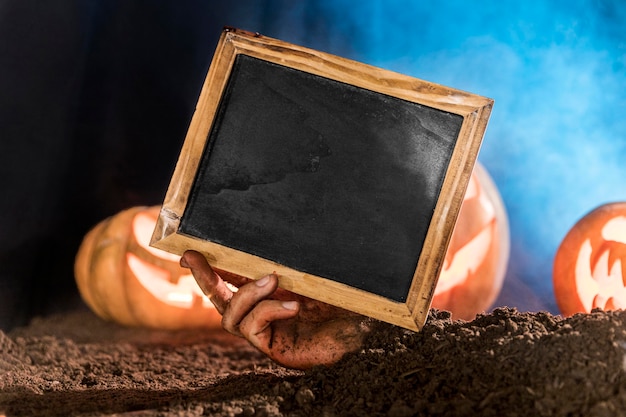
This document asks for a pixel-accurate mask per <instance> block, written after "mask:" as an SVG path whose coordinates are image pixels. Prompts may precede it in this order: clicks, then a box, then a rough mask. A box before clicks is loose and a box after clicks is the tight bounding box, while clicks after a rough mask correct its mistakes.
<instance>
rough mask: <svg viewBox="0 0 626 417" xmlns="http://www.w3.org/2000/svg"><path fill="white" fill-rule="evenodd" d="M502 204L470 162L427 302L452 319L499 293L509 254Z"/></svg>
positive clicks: (470, 313)
mask: <svg viewBox="0 0 626 417" xmlns="http://www.w3.org/2000/svg"><path fill="white" fill-rule="evenodd" d="M509 247H510V237H509V225H508V218H507V215H506V210H505V208H504V204H503V202H502V199H501V197H500V194H499V193H498V190H497V188H496V186H495V184H494V183H493V180H492V179H491V177H490V176H489V174H488V173H487V170H486V169H485V168H484V167H483V166H482V165H480V164H476V166H475V168H474V171H473V173H472V176H471V178H470V182H469V184H468V188H467V191H466V193H465V197H464V199H463V203H462V205H461V210H460V212H459V216H458V220H457V223H456V225H455V227H454V231H453V233H452V237H451V240H450V244H449V246H448V251H447V252H446V258H445V262H444V266H443V268H442V271H441V274H440V275H439V280H438V281H437V286H436V288H435V294H434V297H433V302H432V306H433V307H435V308H438V309H440V310H448V311H450V312H451V313H452V317H453V318H455V319H462V320H472V319H474V318H475V316H476V314H478V313H482V312H485V311H486V310H487V309H488V308H489V307H491V305H492V304H493V302H494V301H495V299H496V297H497V296H498V294H499V293H500V290H501V288H502V282H503V280H504V275H505V273H506V267H507V264H508V259H509Z"/></svg>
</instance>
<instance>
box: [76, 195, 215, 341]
mask: <svg viewBox="0 0 626 417" xmlns="http://www.w3.org/2000/svg"><path fill="white" fill-rule="evenodd" d="M158 213H159V207H133V208H131V209H128V210H125V211H122V212H120V213H118V214H117V215H115V216H112V217H110V218H108V219H106V220H104V221H102V222H100V223H99V224H97V225H96V226H95V227H94V228H93V229H92V230H91V231H89V233H87V235H86V236H85V238H84V239H83V242H82V244H81V246H80V248H79V250H78V253H77V255H76V259H75V265H74V272H75V278H76V283H77V286H78V289H79V292H80V294H81V296H82V298H83V300H84V301H85V303H86V304H87V305H88V306H89V307H90V308H91V309H92V310H93V311H94V312H95V313H96V314H97V315H99V316H100V317H102V318H104V319H106V320H112V321H115V322H118V323H120V324H124V325H129V326H144V327H151V328H160V329H180V328H194V327H219V326H220V322H221V316H220V315H219V313H218V312H217V311H216V309H215V307H214V306H213V304H212V303H211V301H209V299H208V298H206V297H205V296H204V295H203V294H202V291H201V290H200V288H199V287H198V285H197V283H196V281H195V280H194V278H193V276H192V275H191V273H190V271H189V270H188V269H185V268H182V267H181V266H180V265H179V260H180V257H179V256H176V255H172V254H170V253H167V252H165V251H162V250H159V249H155V248H152V247H150V246H149V245H148V242H149V241H150V237H151V235H152V231H153V230H154V226H155V224H156V219H157V216H158Z"/></svg>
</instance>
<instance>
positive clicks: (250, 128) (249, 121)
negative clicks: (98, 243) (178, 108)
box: [151, 29, 493, 330]
mask: <svg viewBox="0 0 626 417" xmlns="http://www.w3.org/2000/svg"><path fill="white" fill-rule="evenodd" d="M233 68H235V69H233ZM259 74H260V75H259ZM263 74H265V75H263ZM259 80H261V81H259ZM256 89H259V91H257V92H254V91H252V90H256ZM278 90H280V91H278ZM276 91H278V93H276V94H275V92H276ZM259 98H260V99H259ZM344 100H347V101H345V102H344ZM257 103H258V104H257ZM492 105H493V100H491V99H488V98H485V97H482V96H478V95H474V94H470V93H467V92H463V91H459V90H455V89H452V88H448V87H444V86H441V85H437V84H433V83H429V82H426V81H422V80H419V79H416V78H413V77H409V76H405V75H401V74H397V73H394V72H391V71H387V70H384V69H380V68H376V67H372V66H369V65H365V64H362V63H358V62H354V61H350V60H347V59H343V58H340V57H337V56H334V55H330V54H327V53H323V52H319V51H315V50H311V49H308V48H304V47H300V46H296V45H292V44H289V43H286V42H282V41H279V40H276V39H271V38H268V37H264V36H260V35H258V34H252V33H249V32H244V31H240V30H236V29H225V30H224V32H223V33H222V36H221V38H220V41H219V44H218V46H217V50H216V52H215V55H214V58H213V61H212V63H211V66H210V69H209V71H208V75H207V77H206V81H205V83H204V86H203V89H202V92H201V94H200V97H199V100H198V103H197V106H196V111H195V113H194V116H193V118H192V121H191V124H190V127H189V130H188V132H187V136H186V139H185V142H184V145H183V147H182V150H181V153H180V157H179V160H178V163H177V165H176V168H175V171H174V174H173V176H172V179H171V183H170V186H169V188H168V191H167V194H166V196H165V199H164V201H163V205H162V209H161V212H160V216H159V219H158V222H157V225H156V228H155V231H154V234H153V237H152V241H151V245H152V246H154V247H157V248H160V249H164V250H167V251H169V252H172V253H176V254H182V253H183V252H184V251H185V250H187V249H195V250H198V251H200V252H202V253H204V254H205V255H206V257H207V259H208V260H209V262H210V263H211V265H212V266H214V267H216V268H218V269H222V270H227V271H230V272H232V273H235V274H239V275H243V276H247V277H250V278H253V279H257V278H260V277H261V276H263V275H265V274H267V273H269V272H272V271H275V272H276V273H277V274H278V276H279V285H280V286H281V287H282V288H284V289H287V290H289V291H293V292H295V293H298V294H301V295H304V296H308V297H311V298H314V299H317V300H320V301H323V302H326V303H329V304H332V305H335V306H338V307H341V308H345V309H347V310H351V311H354V312H357V313H360V314H364V315H367V316H370V317H374V318H376V319H379V320H382V321H386V322H389V323H392V324H396V325H399V326H403V327H405V328H408V329H413V330H419V329H420V328H421V327H422V326H423V324H424V322H425V320H426V317H427V314H428V309H429V308H430V303H431V301H432V297H433V292H434V289H435V286H436V283H437V278H438V276H439V273H440V271H441V267H442V263H443V261H444V257H445V254H446V250H447V246H448V242H449V240H450V237H451V234H452V231H453V228H454V224H455V222H456V218H457V215H458V212H459V209H460V206H461V202H462V200H463V196H464V193H465V189H466V187H467V184H468V181H469V177H470V175H471V173H472V169H473V166H474V163H475V161H476V157H477V154H478V151H479V148H480V144H481V142H482V138H483V135H484V132H485V129H486V125H487V122H488V119H489V116H490V113H491V108H492ZM251 108H252V109H251ZM277 109H278V110H277ZM248 110H249V111H248ZM281 112H284V113H285V114H282V113H281ZM344 112H345V115H346V116H345V117H344ZM242 113H246V115H245V116H244V115H242ZM248 113H250V114H252V116H250V115H249V114H248ZM318 113H319V114H318ZM250 117H251V118H250ZM344 119H345V120H344ZM283 121H284V123H283ZM315 123H318V125H316V124H315ZM242 126H243V127H242ZM274 128H275V130H276V132H272V133H267V131H268V130H271V131H273V130H274ZM241 129H244V130H241ZM254 129H257V130H254ZM333 129H335V130H333ZM361 129H362V131H361ZM367 129H369V130H367ZM379 130H380V131H379ZM357 131H358V132H359V133H357ZM242 132H244V133H245V134H242ZM242 136H245V137H243V138H242ZM251 136H254V137H256V136H258V137H259V139H258V141H257V142H251V139H250V137H251ZM343 136H345V137H346V138H347V139H346V141H347V142H348V145H346V146H350V147H351V148H349V149H354V152H348V151H346V150H345V149H343V148H341V147H342V146H344V144H342V143H340V142H341V138H342V137H343ZM277 137H280V138H279V139H280V140H283V142H277V141H279V139H276V138H277ZM291 137H295V139H294V140H293V141H292V140H288V141H284V138H291ZM362 138H365V139H362ZM255 140H256V139H255ZM361 140H363V142H359V141H361ZM238 141H242V143H244V141H245V143H246V144H248V145H245V146H243V145H241V144H238ZM263 141H267V146H266V145H265V142H263ZM396 142H397V143H396ZM250 143H254V145H249V144H250ZM283 145H284V146H283ZM248 146H252V147H253V148H252V149H248ZM285 147H286V148H285ZM367 147H371V152H370V153H368V152H369V151H368V150H367V149H366V148H367ZM266 148H268V149H269V150H268V151H265V149H266ZM292 148H293V149H292ZM301 148H302V149H301ZM340 148H341V149H340ZM292 151H293V152H292ZM294 153H295V154H298V153H300V154H302V155H305V157H303V158H304V159H302V160H297V159H298V158H297V157H294V158H295V159H294V158H292V157H291V155H292V154H294ZM221 154H224V155H228V156H223V157H221V156H217V155H221ZM260 154H263V155H260ZM240 155H243V156H240ZM354 155H356V156H354ZM379 155H383V156H381V158H385V159H381V160H380V161H379V160H378V159H380V158H379ZM240 157H241V158H242V159H245V160H244V161H243V162H237V158H240ZM246 158H247V159H246ZM263 158H265V159H267V160H268V161H270V160H271V158H275V159H274V161H275V163H274V164H275V165H277V167H274V168H272V167H269V168H268V166H269V165H272V163H269V162H262V161H261V162H258V161H257V159H261V160H264V159H263ZM307 158H308V159H307ZM341 158H345V160H344V161H341V163H340V164H337V165H333V164H335V162H333V161H337V160H340V159H341ZM355 158H357V159H355ZM292 159H294V160H292ZM404 159H406V160H404ZM215 161H217V162H215ZM303 161H304V164H303ZM355 161H358V162H356V163H355ZM257 162H258V164H261V165H262V167H261V168H258V167H256V165H255V164H257ZM247 163H251V164H253V165H255V167H252V168H250V167H246V166H245V164H247ZM263 164H265V165H263ZM281 164H282V165H281ZM214 165H216V166H218V168H213V166H214ZM233 166H234V167H233ZM272 169H273V171H272ZM211 170H213V171H211ZM242 170H244V171H245V173H243V174H242V172H241V171H242ZM255 170H256V171H255ZM333 170H334V171H333ZM209 171H211V172H212V173H211V172H209ZM292 171H293V172H292ZM295 171H297V172H295ZM294 172H295V173H294ZM353 174H354V175H353ZM405 174H406V175H407V178H404V177H403V176H404V175H405ZM322 175H334V177H330V178H336V179H337V181H336V183H335V181H334V180H329V179H328V178H325V177H323V176H322ZM222 176H223V177H224V178H231V177H232V178H231V179H230V180H228V181H230V183H228V184H225V183H224V184H218V185H215V182H216V181H217V182H220V181H222ZM264 176H265V177H264ZM315 178H318V179H321V178H325V179H323V180H315V181H317V182H315V183H313V182H312V181H314V179H315ZM224 181H227V180H224ZM242 181H243V182H244V184H241V182H242ZM289 181H293V184H292V183H290V185H284V184H285V183H287V182H289ZM359 181H361V182H362V184H361V183H359ZM329 183H332V184H335V185H333V186H332V187H331V186H328V187H327V188H328V189H327V188H324V187H326V186H327V184H329ZM207 184H208V185H207ZM294 184H295V185H294ZM309 184H311V185H309ZM207 187H208V188H210V189H208V188H207ZM211 187H213V188H215V189H213V188H211ZM273 187H274V188H273ZM275 187H280V189H281V190H282V191H280V192H281V193H283V194H273V193H274V192H276V193H278V191H275V189H276V188H275ZM288 187H291V188H288ZM224 190H226V191H224ZM285 190H288V191H285ZM301 190H303V191H302V192H300V191H301ZM369 190H372V191H369ZM387 190H390V191H387ZM415 190H421V191H419V192H417V191H415ZM327 192H328V193H330V194H328V195H329V196H330V197H329V199H328V201H325V202H324V206H323V207H322V206H321V205H318V203H319V201H320V200H322V199H323V197H320V196H322V195H324V196H325V195H326V194H325V193H327ZM320 193H321V194H320ZM351 193H352V194H351ZM386 194H390V195H386ZM248 195H251V197H250V198H248V197H247V196H248ZM276 195H278V197H276ZM405 195H406V196H409V197H406V198H405ZM216 196H219V198H220V199H221V198H225V199H227V200H225V202H224V203H222V202H221V200H220V203H219V204H222V205H223V206H222V207H221V208H219V209H217V208H213V206H214V205H215V206H217V205H218V204H217V203H215V201H217V200H216V199H217V198H218V197H216ZM227 196H230V197H227ZM242 196H243V197H242ZM344 196H346V197H345V198H344ZM283 197H284V198H283ZM259 199H260V200H259ZM264 199H265V200H264ZM268 199H272V200H268ZM379 199H380V203H379V204H378V203H376V202H377V201H378V200H379ZM248 200H254V201H248ZM405 200H406V201H405ZM259 201H260V203H259ZM396 202H398V203H397V204H398V206H397V207H396ZM319 204H321V203H319ZM333 204H334V205H333ZM377 204H378V205H377ZM292 205H293V207H292ZM310 206H311V207H312V206H315V207H313V208H310V209H309V207H310ZM422 206H423V207H422ZM243 207H248V208H245V209H244V208H243ZM328 207H331V208H329V209H328V211H325V210H326V208H328ZM407 207H408V208H410V209H409V210H407V209H406V208H407ZM413 207H415V210H412V208H413ZM237 210H240V211H237ZM241 210H243V211H241ZM245 210H248V211H245ZM280 210H283V211H280ZM290 210H291V211H290ZM381 210H382V211H383V214H382V215H381V216H380V218H379V217H377V215H376V214H374V213H378V212H380V211H381ZM385 210H386V212H385ZM414 212H415V214H413V213H414ZM259 213H261V214H259ZM326 213H330V214H329V215H328V217H329V219H326V220H325V219H321V220H320V217H324V214H326ZM344 213H345V214H344ZM405 213H408V214H406V219H405ZM248 214H249V216H248ZM209 216H210V218H207V217H209ZM264 216H265V217H264ZM331 216H334V217H339V218H338V219H334V218H333V219H330V217H331ZM248 217H250V218H251V219H252V218H254V219H256V220H249V221H250V222H252V221H254V222H256V223H251V224H248V223H246V222H247V221H248ZM266 217H267V218H269V220H268V223H267V226H266V225H265V223H264V221H265V220H264V219H265V218H266ZM341 217H343V219H342V218H341ZM400 218H401V219H400ZM192 219H193V220H192ZM396 219H400V220H398V224H395V223H396ZM185 222H187V224H189V226H186V225H185V224H186V223H185ZM239 223H241V224H240V225H239V226H238V224H239ZM238 227H239V229H242V230H239V229H238ZM204 229H206V230H207V231H205V230H204ZM213 229H216V230H213ZM256 229H258V230H256ZM274 229H277V231H276V232H275V234H272V233H274ZM335 229H337V230H339V231H336V230H335ZM248 230H252V231H253V232H254V233H256V234H253V235H250V236H252V237H247V236H248V235H245V233H248V232H247V231H248ZM318 230H320V232H319V233H318ZM292 231H293V233H294V236H296V237H294V239H293V240H290V241H288V242H287V241H286V243H285V244H284V245H285V246H284V247H283V248H286V249H281V246H280V245H279V243H280V242H278V241H281V242H282V237H285V236H286V235H287V234H290V233H291V232H292ZM361 231H363V234H362V235H361V234H360V233H361ZM205 232H206V233H205ZM213 233H215V234H216V235H218V236H217V237H216V238H213V236H212V234H213ZM237 233H241V236H246V237H243V238H242V237H234V238H233V239H234V243H235V244H233V241H228V239H229V238H230V236H231V235H232V234H237ZM250 233H252V232H250ZM264 233H267V234H268V236H269V237H268V239H264V238H259V236H264V235H263V234H264ZM405 234H406V235H407V236H404V235H405ZM413 234H415V239H413V237H412V235H413ZM418 235H420V236H418ZM237 236H239V235H237ZM303 237H305V238H303ZM309 237H310V238H309ZM379 237H380V244H378V243H377V241H378V239H379ZM285 239H287V238H286V237H285ZM413 240H415V241H417V242H418V243H416V244H414V243H412V241H413ZM239 241H241V242H242V245H243V246H241V247H238V245H237V243H238V242H239ZM277 242H278V243H277ZM398 242H400V243H398ZM300 244H302V245H303V248H304V249H302V251H301V252H296V251H295V249H292V248H295V247H300ZM256 245H260V246H259V248H257V246H256ZM263 245H269V246H268V247H265V246H263ZM333 245H334V246H333ZM396 246H398V248H399V249H398V248H397V247H396ZM251 248H252V249H251ZM318 248H319V249H320V251H321V255H316V254H315V253H316V251H317V249H318ZM361 250H363V252H361ZM272 251H274V252H272ZM324 251H326V252H324ZM275 252H278V253H275ZM291 252H293V253H291ZM340 252H341V253H340ZM344 252H345V253H344ZM283 253H288V255H289V256H291V260H290V259H287V260H286V261H285V260H284V259H282V257H283ZM397 253H400V254H401V255H398V257H399V258H398V259H400V261H401V262H400V261H396V260H395V256H396V254H397ZM329 254H330V255H331V256H330V258H333V260H332V261H331V260H330V259H329V262H328V264H332V265H330V266H327V265H326V262H325V261H324V260H325V259H326V258H327V257H329ZM335 254H337V257H336V259H335ZM274 255H275V256H274ZM285 256H286V255H285ZM316 256H317V259H315V258H316ZM287 257H288V256H287ZM410 257H413V258H414V259H413V260H411V259H409V258H410ZM309 258H311V259H312V260H310V261H309ZM363 258H365V259H363ZM373 258H376V259H373ZM405 259H408V262H407V263H406V265H402V266H401V267H398V268H399V269H398V270H402V271H404V272H402V273H396V272H394V271H396V264H403V263H404V260H405ZM370 260H371V261H370ZM294 262H295V264H297V265H294ZM307 262H310V263H309V264H307ZM369 262H371V263H372V264H376V265H374V266H372V267H371V268H372V273H371V274H369V273H368V271H369V269H368V268H369V267H370V266H369ZM300 264H303V265H304V266H301V265H300ZM364 265H365V266H364ZM318 267H320V269H321V270H322V271H321V272H320V271H318V270H317V269H318ZM326 268H329V270H326ZM342 268H343V269H342ZM387 269H388V270H389V271H391V272H389V273H388V274H387V272H386V270H387ZM355 270H357V272H355V273H354V274H356V275H355V277H349V278H346V279H345V280H344V278H343V276H342V274H344V273H345V276H346V277H348V276H350V275H351V273H352V272H353V271H355ZM406 271H409V272H410V274H407V273H406ZM385 274H387V275H385ZM403 274H404V275H403ZM370 275H372V276H374V278H368V277H369V276H370ZM397 276H403V277H402V278H397ZM368 279H369V281H368ZM387 279H389V280H390V281H389V284H388V282H387ZM388 287H389V291H387V290H388Z"/></svg>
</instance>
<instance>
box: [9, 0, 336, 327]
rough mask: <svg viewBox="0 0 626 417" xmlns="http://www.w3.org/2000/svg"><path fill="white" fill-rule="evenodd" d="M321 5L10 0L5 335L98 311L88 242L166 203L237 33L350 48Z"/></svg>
mask: <svg viewBox="0 0 626 417" xmlns="http://www.w3.org/2000/svg"><path fill="white" fill-rule="evenodd" d="M313 3H314V2H313V1H311V2H305V6H304V7H302V6H300V7H299V8H298V10H297V11H294V9H293V6H292V5H291V2H290V1H287V0H277V1H276V0H275V1H255V0H246V1H239V2H235V1H207V0H190V1H159V0H134V1H128V0H119V1H114V0H101V1H99V0H58V1H44V2H41V1H38V0H0V170H1V172H2V178H3V181H2V185H1V187H2V188H1V195H2V212H1V213H2V215H1V216H0V329H2V330H8V329H11V328H13V327H14V326H18V325H22V324H25V323H26V322H27V321H28V320H29V319H30V318H32V317H34V316H37V315H47V314H51V313H55V312H60V311H64V310H68V309H74V308H83V307H84V306H83V305H82V302H81V301H80V297H79V296H78V293H77V290H76V287H75V283H74V277H73V270H72V269H73V262H74V256H75V254H76V250H77V249H78V246H79V245H80V242H81V240H82V237H83V236H84V234H85V233H86V232H87V231H88V230H89V228H91V227H92V226H93V225H94V224H96V223H97V222H99V221H100V220H102V219H104V218H105V217H107V216H110V215H112V214H115V213H117V212H119V211H121V210H123V209H125V208H128V207H131V206H136V205H152V204H159V203H160V202H161V200H162V198H163V195H164V193H165V190H166V188H167V184H168V182H169V178H170V175H171V173H172V170H173V168H174V164H175V162H176V158H177V156H178V152H179V149H180V146H181V144H182V141H183V139H184V136H185V133H186V130H187V125H188V123H189V120H190V118H191V115H192V112H193V108H194V106H195V102H196V99H197V96H198V94H199V91H200V88H201V84H202V82H203V79H204V76H205V72H206V69H207V68H208V66H209V63H210V60H211V57H212V55H213V50H214V48H215V45H216V43H217V40H218V37H219V34H220V31H221V29H222V27H223V26H224V25H229V26H236V27H240V28H242V29H247V30H252V31H259V32H261V33H263V34H266V35H268V36H273V37H279V38H282V39H284V40H287V41H292V42H298V43H301V44H305V45H306V46H309V47H314V48H318V49H324V50H327V51H329V52H333V53H336V54H341V53H342V42H341V40H337V39H336V38H335V39H333V40H331V39H330V37H329V33H331V32H332V30H331V29H330V27H331V26H332V25H333V22H327V21H324V20H323V19H322V18H321V17H320V16H321V14H320V13H317V10H316V7H317V6H315V5H314V4H313ZM331 43H332V46H331Z"/></svg>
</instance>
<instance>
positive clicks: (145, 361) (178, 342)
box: [0, 308, 626, 417]
mask: <svg viewBox="0 0 626 417" xmlns="http://www.w3.org/2000/svg"><path fill="white" fill-rule="evenodd" d="M625 369H626V313H625V312H621V311H619V312H602V311H594V312H592V313H591V314H579V315H575V316H572V317H569V318H561V317H557V316H553V315H550V314H546V313H519V312H517V311H516V310H514V309H508V308H501V309H496V310H495V311H493V312H492V313H490V314H485V315H480V316H478V317H477V318H476V319H475V320H473V321H471V322H462V321H452V320H451V319H450V316H449V314H448V313H446V312H437V311H433V312H431V314H430V316H429V318H428V322H427V324H426V326H425V327H424V328H423V329H422V331H420V332H417V333H416V332H411V331H408V330H404V329H401V328H398V327H394V326H390V325H387V324H383V323H380V324H378V325H377V331H375V332H374V333H373V334H372V336H371V337H370V338H369V339H368V340H367V342H366V344H365V346H364V348H363V349H362V350H361V351H360V352H355V353H352V354H349V355H346V356H345V357H344V358H343V359H342V360H341V361H340V362H339V363H337V364H335V365H334V366H331V367H317V368H314V369H312V370H309V371H306V372H302V371H293V370H288V369H285V368H282V367H280V366H278V365H276V364H274V363H273V362H271V361H269V360H268V359H267V358H265V357H264V356H262V355H260V354H259V353H258V352H257V351H256V350H254V349H253V348H252V347H250V346H249V345H248V344H247V342H245V341H244V340H241V339H237V338H234V337H232V336H230V335H228V334H226V333H224V332H222V331H177V332H166V331H154V330H146V329H129V328H124V327H120V326H117V325H115V324H113V323H108V322H104V321H102V320H100V319H99V318H97V317H96V316H94V315H93V314H91V313H90V312H86V311H79V312H75V313H71V314H64V315H59V316H52V317H46V318H41V319H36V320H34V321H33V322H32V323H31V324H30V325H29V326H27V327H25V328H20V329H16V330H13V331H11V332H10V333H9V334H4V333H1V332H0V415H1V414H2V413H4V414H5V415H6V416H105V415H106V416H111V415H116V416H166V417H168V416H203V415H206V416H306V417H311V416H328V417H330V416H391V417H405V416H420V415H424V416H439V415H441V416H443V415H446V416H450V415H454V416H504V415H506V416H530V415H533V416H586V417H588V416H619V415H626V374H625Z"/></svg>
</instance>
